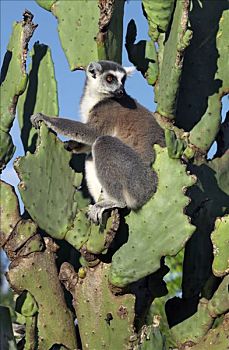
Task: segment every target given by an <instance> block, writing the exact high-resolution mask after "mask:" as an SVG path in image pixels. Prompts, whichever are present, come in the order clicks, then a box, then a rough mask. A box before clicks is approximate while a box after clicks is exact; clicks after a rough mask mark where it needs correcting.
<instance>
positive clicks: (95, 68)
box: [87, 62, 102, 79]
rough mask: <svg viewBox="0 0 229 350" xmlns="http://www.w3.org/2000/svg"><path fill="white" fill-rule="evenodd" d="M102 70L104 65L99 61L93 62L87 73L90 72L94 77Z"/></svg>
mask: <svg viewBox="0 0 229 350" xmlns="http://www.w3.org/2000/svg"><path fill="white" fill-rule="evenodd" d="M101 72H102V66H101V64H99V63H98V62H91V63H89V65H88V66H87V73H88V74H90V75H91V76H92V77H93V78H94V79H95V78H96V75H97V74H100V73H101Z"/></svg>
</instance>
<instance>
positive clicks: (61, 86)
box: [1, 0, 155, 186]
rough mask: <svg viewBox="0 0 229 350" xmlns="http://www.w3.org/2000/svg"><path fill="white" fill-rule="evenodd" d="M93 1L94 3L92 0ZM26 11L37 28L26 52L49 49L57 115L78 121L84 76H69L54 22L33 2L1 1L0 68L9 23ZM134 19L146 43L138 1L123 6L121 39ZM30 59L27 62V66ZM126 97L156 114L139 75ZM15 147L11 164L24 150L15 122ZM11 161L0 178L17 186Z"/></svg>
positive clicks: (130, 83) (150, 91)
mask: <svg viewBox="0 0 229 350" xmlns="http://www.w3.org/2000/svg"><path fill="white" fill-rule="evenodd" d="M91 1H94V0H91ZM25 9H28V10H30V11H31V12H32V13H33V15H34V20H33V21H34V23H37V24H38V27H37V29H36V30H35V32H34V35H33V37H32V39H31V41H30V43H29V49H31V48H32V46H33V44H34V43H35V42H36V41H39V42H40V43H44V44H47V45H49V46H50V48H51V51H52V58H53V61H54V65H55V73H56V79H57V83H58V98H59V108H60V109H59V111H60V115H61V116H64V117H66V118H70V119H79V102H80V97H81V94H82V89H83V84H84V72H82V71H76V72H71V71H70V69H69V66H68V62H67V59H66V57H65V54H64V52H63V50H62V48H61V45H60V41H59V37H58V32H57V20H56V18H55V17H54V16H53V15H52V14H51V13H50V12H48V11H46V10H44V9H43V8H41V7H40V6H39V5H37V3H36V1H33V0H1V64H2V60H3V58H4V54H5V51H6V47H7V44H8V41H9V37H10V35H11V30H12V23H13V22H14V21H20V20H21V19H22V13H23V11H24V10H25ZM132 18H134V20H135V22H136V24H137V28H139V31H138V36H137V41H138V40H141V39H148V34H147V32H148V24H147V21H146V19H145V17H144V15H143V13H142V9H141V1H138V0H131V1H128V2H126V4H125V18H124V35H125V31H126V27H127V24H128V22H129V21H130V20H131V19H132ZM29 61H30V59H29V58H28V64H27V67H28V66H29ZM123 65H125V66H128V65H131V63H130V62H129V61H128V57H127V53H126V50H125V48H124V50H123ZM126 90H127V91H128V93H129V94H130V95H131V96H133V97H135V98H137V99H138V101H139V102H140V103H141V104H143V105H144V106H146V107H147V108H148V109H150V110H152V111H153V110H155V104H154V102H153V88H152V87H150V86H149V85H148V84H147V82H146V80H145V79H144V78H143V77H142V76H141V74H140V73H139V72H136V73H135V74H134V75H133V76H132V77H131V78H129V80H128V81H127V83H126ZM11 134H12V137H13V141H14V144H15V145H16V146H17V150H16V153H15V155H14V157H13V160H14V159H15V158H16V157H18V156H20V155H23V148H22V145H21V141H20V132H19V129H18V124H17V120H15V122H14V125H13V128H12V131H11ZM13 160H12V161H11V162H10V163H9V164H8V165H7V168H6V169H5V170H4V172H3V176H2V178H3V179H4V180H5V181H7V182H10V183H11V184H13V185H14V186H15V185H16V184H17V183H18V179H17V175H16V173H15V172H14V170H13V168H12V164H13Z"/></svg>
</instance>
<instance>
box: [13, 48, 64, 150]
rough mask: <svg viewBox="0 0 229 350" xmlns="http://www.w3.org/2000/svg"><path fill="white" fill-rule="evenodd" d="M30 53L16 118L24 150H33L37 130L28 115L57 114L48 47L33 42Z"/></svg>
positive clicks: (51, 62)
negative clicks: (28, 68) (24, 84)
mask: <svg viewBox="0 0 229 350" xmlns="http://www.w3.org/2000/svg"><path fill="white" fill-rule="evenodd" d="M30 55H31V58H32V63H31V65H30V70H29V82H28V85H27V88H26V91H25V92H24V94H23V95H22V96H21V97H20V98H19V101H18V120H19V126H20V128H21V138H22V143H23V146H24V150H25V151H28V150H29V151H32V152H34V150H35V145H36V140H37V137H38V132H37V130H36V129H34V128H32V124H31V122H30V116H31V115H32V114H35V113H38V112H39V113H43V114H46V115H51V116H57V115H58V97H57V83H56V79H55V72H54V66H53V61H52V57H51V51H50V49H49V48H48V46H46V45H43V44H39V43H35V44H34V47H33V50H32V51H31V53H30Z"/></svg>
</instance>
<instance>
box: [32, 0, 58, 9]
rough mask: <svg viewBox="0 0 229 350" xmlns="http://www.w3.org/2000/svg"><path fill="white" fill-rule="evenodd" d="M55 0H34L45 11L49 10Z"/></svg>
mask: <svg viewBox="0 0 229 350" xmlns="http://www.w3.org/2000/svg"><path fill="white" fill-rule="evenodd" d="M56 1H57V0H36V2H37V3H38V5H39V6H41V7H43V8H44V9H45V10H47V11H51V8H52V5H53V4H54V3H55V2H56Z"/></svg>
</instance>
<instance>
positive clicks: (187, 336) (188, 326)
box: [171, 299, 214, 346]
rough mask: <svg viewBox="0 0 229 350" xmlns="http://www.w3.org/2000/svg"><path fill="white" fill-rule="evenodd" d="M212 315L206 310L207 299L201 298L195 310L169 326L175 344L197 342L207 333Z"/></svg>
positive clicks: (211, 321)
mask: <svg viewBox="0 0 229 350" xmlns="http://www.w3.org/2000/svg"><path fill="white" fill-rule="evenodd" d="M213 321H214V319H213V317H211V315H210V314H209V312H208V301H207V300H206V299H201V300H200V302H199V305H198V310H197V312H196V313H195V314H194V315H193V316H191V317H189V318H188V319H186V320H184V321H183V322H181V323H179V324H178V325H176V326H174V327H172V328H171V334H172V336H173V338H174V339H175V341H176V343H177V345H179V346H181V345H182V344H184V343H186V342H189V341H191V342H193V343H197V342H199V341H200V340H201V338H203V336H204V335H206V334H207V332H208V330H209V329H210V328H211V326H212V324H213Z"/></svg>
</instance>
